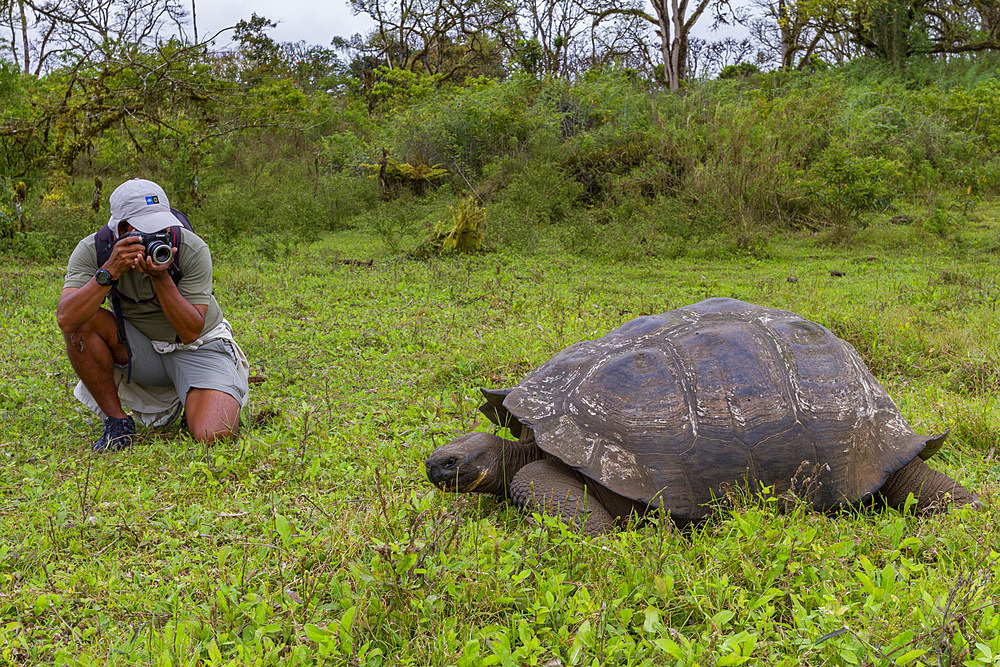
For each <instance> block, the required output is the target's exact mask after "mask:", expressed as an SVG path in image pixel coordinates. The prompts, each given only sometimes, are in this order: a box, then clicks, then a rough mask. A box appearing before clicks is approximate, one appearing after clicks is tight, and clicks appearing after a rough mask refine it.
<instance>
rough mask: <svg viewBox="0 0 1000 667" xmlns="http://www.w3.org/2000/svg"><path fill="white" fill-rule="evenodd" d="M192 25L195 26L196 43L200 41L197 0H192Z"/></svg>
mask: <svg viewBox="0 0 1000 667" xmlns="http://www.w3.org/2000/svg"><path fill="white" fill-rule="evenodd" d="M191 26H192V27H193V28H194V43H195V44H197V43H198V10H197V8H196V7H195V0H191Z"/></svg>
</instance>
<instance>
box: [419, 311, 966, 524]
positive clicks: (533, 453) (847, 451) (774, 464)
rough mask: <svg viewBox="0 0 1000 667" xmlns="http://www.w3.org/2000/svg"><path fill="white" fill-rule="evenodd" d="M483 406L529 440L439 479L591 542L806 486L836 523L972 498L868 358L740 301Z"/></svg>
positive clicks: (457, 445)
mask: <svg viewBox="0 0 1000 667" xmlns="http://www.w3.org/2000/svg"><path fill="white" fill-rule="evenodd" d="M482 392H483V394H484V396H485V397H486V403H484V404H483V406H482V407H481V408H480V410H482V412H484V413H485V414H486V415H487V416H488V417H489V418H490V419H491V420H492V421H493V422H494V423H496V424H497V425H499V426H504V427H508V428H509V429H510V432H511V433H512V434H513V435H514V437H517V438H518V440H517V441H513V440H509V439H506V438H501V437H499V436H496V435H491V434H488V433H481V432H477V433H467V434H465V435H462V436H460V437H458V438H456V439H455V440H453V441H451V442H450V443H448V444H446V445H443V446H441V447H438V448H437V449H435V450H434V452H433V453H432V454H431V456H430V457H429V458H428V459H427V462H426V470H427V476H428V478H429V479H430V481H431V482H432V483H434V484H435V485H437V486H438V487H440V488H442V489H445V490H450V491H475V492H480V493H491V494H494V495H496V496H499V497H502V498H506V499H508V500H510V501H511V502H512V503H513V504H515V505H516V506H518V507H520V508H522V509H524V510H526V511H539V512H543V513H549V514H554V515H556V516H561V517H562V518H563V520H565V521H567V522H569V523H571V524H575V525H577V526H579V527H580V528H582V530H584V531H585V532H587V533H600V532H604V531H606V530H609V529H610V528H611V527H612V526H614V525H615V524H616V523H621V522H622V521H623V520H625V519H627V518H628V517H630V516H632V515H638V516H642V515H643V514H646V513H647V512H649V511H651V510H658V509H659V508H662V509H663V510H665V511H666V512H667V513H668V514H669V516H670V517H672V518H673V519H674V520H675V521H677V522H679V523H686V522H690V521H696V520H699V519H702V518H704V517H705V516H706V514H707V513H708V512H710V511H711V504H712V501H713V499H715V498H718V497H721V496H722V495H724V494H725V493H726V490H727V489H728V488H732V487H744V488H745V489H747V490H749V491H750V492H756V491H759V490H761V489H762V488H765V487H770V489H771V491H772V492H773V493H776V494H781V493H784V492H786V491H788V490H789V489H790V488H792V487H793V484H794V482H793V480H794V479H796V477H798V479H799V481H802V480H803V479H804V478H806V477H809V478H810V483H809V485H808V486H809V487H810V488H809V495H808V500H809V501H810V502H811V503H812V504H813V505H814V506H815V507H816V508H817V509H819V510H824V511H826V510H832V509H835V508H838V507H844V506H850V505H857V504H858V503H861V502H864V501H868V500H876V499H877V500H879V501H880V502H884V503H886V504H888V505H890V506H895V507H900V506H902V505H903V504H904V503H905V502H906V499H907V496H908V495H909V494H910V493H911V492H912V493H913V494H914V496H915V497H916V498H917V505H916V509H917V510H926V509H928V508H930V507H938V506H942V505H944V504H946V503H947V502H951V503H955V504H966V503H970V502H973V500H974V498H973V496H972V494H971V493H970V492H969V491H968V490H966V489H965V488H964V487H962V486H961V485H960V484H959V483H958V482H956V481H954V480H952V479H951V478H949V477H948V476H946V475H943V474H941V473H939V472H936V471H935V470H933V469H931V468H930V467H929V466H928V465H927V464H926V463H925V462H924V461H923V459H924V458H927V457H928V456H929V455H930V454H932V453H934V451H936V450H937V449H938V448H939V447H940V446H941V443H942V442H943V440H944V437H945V436H944V435H938V436H926V435H920V434H918V433H916V432H914V431H913V429H912V428H910V426H909V424H907V422H906V420H905V419H904V417H903V415H902V414H901V413H900V411H899V408H897V407H896V405H895V404H894V403H893V401H892V399H890V398H889V395H888V394H887V393H886V391H885V389H884V388H883V387H882V385H880V384H879V382H878V381H877V380H876V379H875V378H874V376H873V375H872V374H871V372H870V371H869V370H868V368H867V367H866V366H865V364H864V362H863V361H862V360H861V358H860V357H859V356H858V353H857V352H856V351H855V349H854V347H852V346H851V345H850V344H849V343H847V342H846V341H844V340H842V339H840V338H838V337H836V336H834V335H833V334H832V333H831V332H830V331H829V330H828V329H826V328H825V327H823V326H821V325H819V324H817V323H815V322H810V321H809V320H806V319H803V318H802V317H800V316H798V315H796V314H794V313H791V312H788V311H784V310H776V309H774V308H765V307H762V306H756V305H753V304H750V303H745V302H743V301H737V300H735V299H722V298H716V299H708V300H706V301H702V302H701V303H696V304H694V305H690V306H686V307H683V308H678V309H676V310H671V311H669V312H666V313H663V314H660V315H652V316H646V317H637V318H636V319H633V320H631V321H630V322H627V323H625V324H623V325H622V326H620V327H618V328H617V329H615V330H614V331H612V332H611V333H609V334H607V335H605V336H602V337H601V338H598V339H596V340H592V341H584V342H581V343H577V344H575V345H572V346H570V347H568V348H566V349H565V350H563V351H562V352H560V353H559V354H557V355H555V356H554V357H552V358H551V359H550V360H549V361H547V362H546V363H545V364H543V365H542V366H540V367H539V368H538V369H536V370H535V371H534V372H532V373H531V374H530V375H528V376H527V377H526V378H525V379H524V380H523V381H522V382H521V383H520V384H519V385H517V386H516V387H514V388H512V389H500V390H487V389H483V390H482ZM793 490H794V489H793Z"/></svg>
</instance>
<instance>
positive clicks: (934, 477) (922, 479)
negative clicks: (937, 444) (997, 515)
mask: <svg viewBox="0 0 1000 667" xmlns="http://www.w3.org/2000/svg"><path fill="white" fill-rule="evenodd" d="M879 493H881V494H882V496H883V497H884V498H885V501H886V504H887V505H889V506H890V507H895V508H897V509H902V507H903V506H904V505H905V504H906V498H907V496H908V495H909V494H910V493H913V495H914V496H916V499H917V507H916V509H917V511H918V512H925V511H927V510H928V509H932V508H943V507H944V506H945V505H948V504H951V505H955V506H959V507H961V506H962V505H968V504H970V503H973V504H976V503H978V501H977V500H976V497H975V496H974V495H973V494H972V493H971V492H970V491H969V490H968V489H966V488H965V487H964V486H962V485H961V484H959V483H958V482H956V481H955V480H953V479H952V478H951V477H948V476H947V475H945V474H944V473H941V472H938V471H937V470H934V469H933V468H931V467H930V466H929V465H927V464H926V463H924V462H923V461H922V460H921V459H919V458H917V459H914V460H913V462H912V463H910V464H909V465H906V466H904V467H903V468H902V469H900V470H898V471H896V472H894V473H893V474H891V475H890V476H889V479H887V480H885V484H883V485H882V488H881V489H879Z"/></svg>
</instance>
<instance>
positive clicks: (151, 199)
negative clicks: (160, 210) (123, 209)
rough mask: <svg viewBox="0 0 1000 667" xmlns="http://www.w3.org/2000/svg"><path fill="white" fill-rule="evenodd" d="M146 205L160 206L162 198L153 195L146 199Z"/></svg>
mask: <svg viewBox="0 0 1000 667" xmlns="http://www.w3.org/2000/svg"><path fill="white" fill-rule="evenodd" d="M146 203H147V204H159V203H160V198H159V197H157V196H156V195H151V196H149V197H146Z"/></svg>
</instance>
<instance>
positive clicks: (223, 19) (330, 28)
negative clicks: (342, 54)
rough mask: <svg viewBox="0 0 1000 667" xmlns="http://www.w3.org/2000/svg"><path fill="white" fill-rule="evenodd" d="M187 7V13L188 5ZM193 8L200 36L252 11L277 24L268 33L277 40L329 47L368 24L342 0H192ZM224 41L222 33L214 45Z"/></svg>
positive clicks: (231, 23)
mask: <svg viewBox="0 0 1000 667" xmlns="http://www.w3.org/2000/svg"><path fill="white" fill-rule="evenodd" d="M184 2H185V0H182V4H184ZM187 9H188V11H189V12H190V10H191V5H190V4H188V5H187ZM195 11H196V12H197V15H196V16H197V19H198V37H200V38H201V39H205V38H207V37H209V36H210V35H212V34H213V33H214V32H216V31H218V30H221V29H223V28H226V27H230V26H234V25H236V24H237V23H239V22H240V21H241V20H243V19H249V18H250V16H251V15H252V14H254V13H256V14H257V15H258V16H263V17H265V18H268V19H270V20H271V21H274V22H275V23H277V24H278V27H277V28H275V29H274V30H271V31H270V32H269V33H268V34H269V35H270V36H271V38H272V39H274V40H275V41H277V42H297V41H299V40H304V41H305V42H306V43H308V44H316V45H319V46H329V45H330V40H331V39H333V38H334V37H336V36H338V35H339V36H341V37H348V36H350V35H353V34H354V33H356V32H364V31H366V30H368V29H369V28H370V27H371V26H372V22H371V19H369V18H368V17H367V16H354V15H352V14H351V10H350V8H348V6H347V2H345V1H344V0H280V1H279V2H274V0H209V1H208V2H205V1H204V0H203V1H202V2H197V0H195ZM231 34H232V33H231V32H229V33H226V35H231ZM228 42H229V39H227V37H226V36H225V35H224V36H223V37H221V38H220V39H219V40H218V41H217V45H218V46H220V47H223V46H225V45H226V44H227V43H228Z"/></svg>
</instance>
